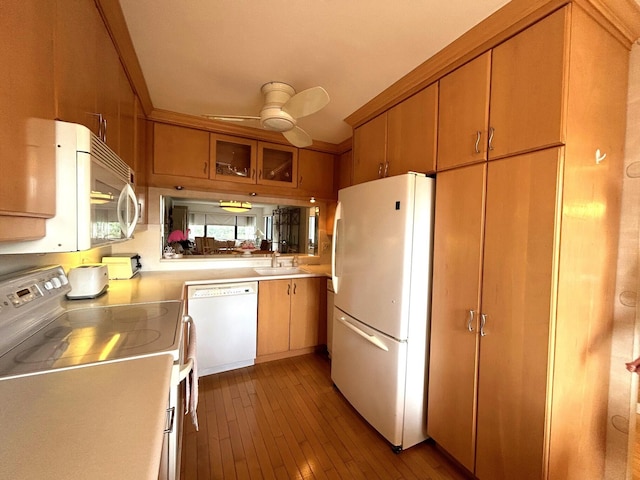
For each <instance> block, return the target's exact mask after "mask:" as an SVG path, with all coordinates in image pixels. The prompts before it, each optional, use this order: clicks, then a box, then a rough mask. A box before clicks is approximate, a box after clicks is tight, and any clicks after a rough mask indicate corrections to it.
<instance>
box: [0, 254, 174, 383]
mask: <svg viewBox="0 0 640 480" xmlns="http://www.w3.org/2000/svg"><path fill="white" fill-rule="evenodd" d="M70 289H71V288H70V286H69V282H68V281H67V278H66V275H65V273H64V270H63V269H62V268H61V267H59V266H54V267H46V268H42V269H37V270H31V271H27V272H19V273H18V274H13V275H9V276H5V277H0V379H4V378H12V377H16V376H22V375H29V374H38V373H46V372H47V371H51V370H54V369H60V368H74V367H82V366H87V365H91V364H95V363H98V362H105V361H116V360H120V359H125V358H133V357H141V356H149V355H157V354H161V353H170V354H172V355H173V357H174V361H179V357H180V346H181V340H182V328H181V326H182V302H180V301H167V302H154V303H139V304H130V305H113V306H105V307H89V308H77V309H76V308H73V309H65V308H64V307H63V305H64V299H65V294H66V293H67V292H68V291H70Z"/></svg>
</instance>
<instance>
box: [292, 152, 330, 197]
mask: <svg viewBox="0 0 640 480" xmlns="http://www.w3.org/2000/svg"><path fill="white" fill-rule="evenodd" d="M334 162H335V156H334V155H331V154H330V153H323V152H316V151H314V150H300V151H299V152H298V189H299V190H302V191H304V192H308V193H309V195H314V196H318V197H320V198H326V197H333V196H334V194H333V191H334V190H333V177H334V171H333V167H334Z"/></svg>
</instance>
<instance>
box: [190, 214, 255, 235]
mask: <svg viewBox="0 0 640 480" xmlns="http://www.w3.org/2000/svg"><path fill="white" fill-rule="evenodd" d="M195 237H214V238H216V239H218V240H234V239H236V240H253V239H255V238H256V217H255V215H223V214H219V213H197V212H193V213H191V212H190V213H189V240H191V241H195Z"/></svg>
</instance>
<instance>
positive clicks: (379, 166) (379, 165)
mask: <svg viewBox="0 0 640 480" xmlns="http://www.w3.org/2000/svg"><path fill="white" fill-rule="evenodd" d="M380 177H382V162H380V163H379V164H378V178H380Z"/></svg>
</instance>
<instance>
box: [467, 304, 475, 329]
mask: <svg viewBox="0 0 640 480" xmlns="http://www.w3.org/2000/svg"><path fill="white" fill-rule="evenodd" d="M475 316H476V312H474V311H473V310H469V321H468V322H467V330H469V331H470V332H471V333H473V319H474V317H475Z"/></svg>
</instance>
